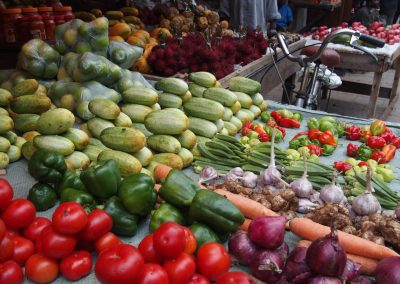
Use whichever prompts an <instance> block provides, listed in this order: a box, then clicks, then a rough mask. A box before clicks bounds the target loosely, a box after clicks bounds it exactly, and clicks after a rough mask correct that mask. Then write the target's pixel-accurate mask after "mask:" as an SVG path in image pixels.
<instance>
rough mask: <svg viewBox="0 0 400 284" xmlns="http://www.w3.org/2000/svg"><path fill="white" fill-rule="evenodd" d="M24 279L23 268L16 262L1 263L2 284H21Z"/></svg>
mask: <svg viewBox="0 0 400 284" xmlns="http://www.w3.org/2000/svg"><path fill="white" fill-rule="evenodd" d="M23 277H24V275H23V273H22V269H21V266H19V264H18V263H16V262H15V261H13V260H9V261H6V262H3V263H0V284H19V283H22V278H23Z"/></svg>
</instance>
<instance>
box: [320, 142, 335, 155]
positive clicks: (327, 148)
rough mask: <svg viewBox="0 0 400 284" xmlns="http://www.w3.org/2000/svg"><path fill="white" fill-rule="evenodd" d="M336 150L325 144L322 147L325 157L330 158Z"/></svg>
mask: <svg viewBox="0 0 400 284" xmlns="http://www.w3.org/2000/svg"><path fill="white" fill-rule="evenodd" d="M335 149H336V147H335V146H332V145H328V144H324V145H322V150H323V152H322V155H323V156H330V155H332V154H333V152H334V151H335Z"/></svg>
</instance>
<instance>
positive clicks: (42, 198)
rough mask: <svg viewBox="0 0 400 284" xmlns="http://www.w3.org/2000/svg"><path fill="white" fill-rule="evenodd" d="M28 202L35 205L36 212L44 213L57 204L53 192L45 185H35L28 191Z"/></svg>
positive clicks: (55, 195)
mask: <svg viewBox="0 0 400 284" xmlns="http://www.w3.org/2000/svg"><path fill="white" fill-rule="evenodd" d="M27 199H28V200H29V201H31V202H32V203H33V205H35V207H36V210H37V211H46V210H47V209H49V208H51V207H53V206H54V205H56V203H57V194H56V192H55V190H54V189H53V188H52V187H51V186H50V185H49V184H47V183H40V182H39V183H36V184H35V185H34V186H32V188H31V189H30V190H29V193H28V198H27Z"/></svg>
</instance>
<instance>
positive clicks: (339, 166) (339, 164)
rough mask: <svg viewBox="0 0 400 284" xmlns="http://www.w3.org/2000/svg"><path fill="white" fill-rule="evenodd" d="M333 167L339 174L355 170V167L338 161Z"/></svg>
mask: <svg viewBox="0 0 400 284" xmlns="http://www.w3.org/2000/svg"><path fill="white" fill-rule="evenodd" d="M333 167H334V168H335V169H336V170H337V171H338V172H347V171H348V170H351V169H352V168H353V165H352V164H350V163H347V162H344V161H336V162H334V163H333Z"/></svg>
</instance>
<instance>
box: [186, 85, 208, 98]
mask: <svg viewBox="0 0 400 284" xmlns="http://www.w3.org/2000/svg"><path fill="white" fill-rule="evenodd" d="M206 90H207V88H204V87H202V86H199V85H197V84H196V83H192V82H190V83H189V91H190V93H192V96H194V97H200V98H202V97H203V95H204V92H205V91H206Z"/></svg>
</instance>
